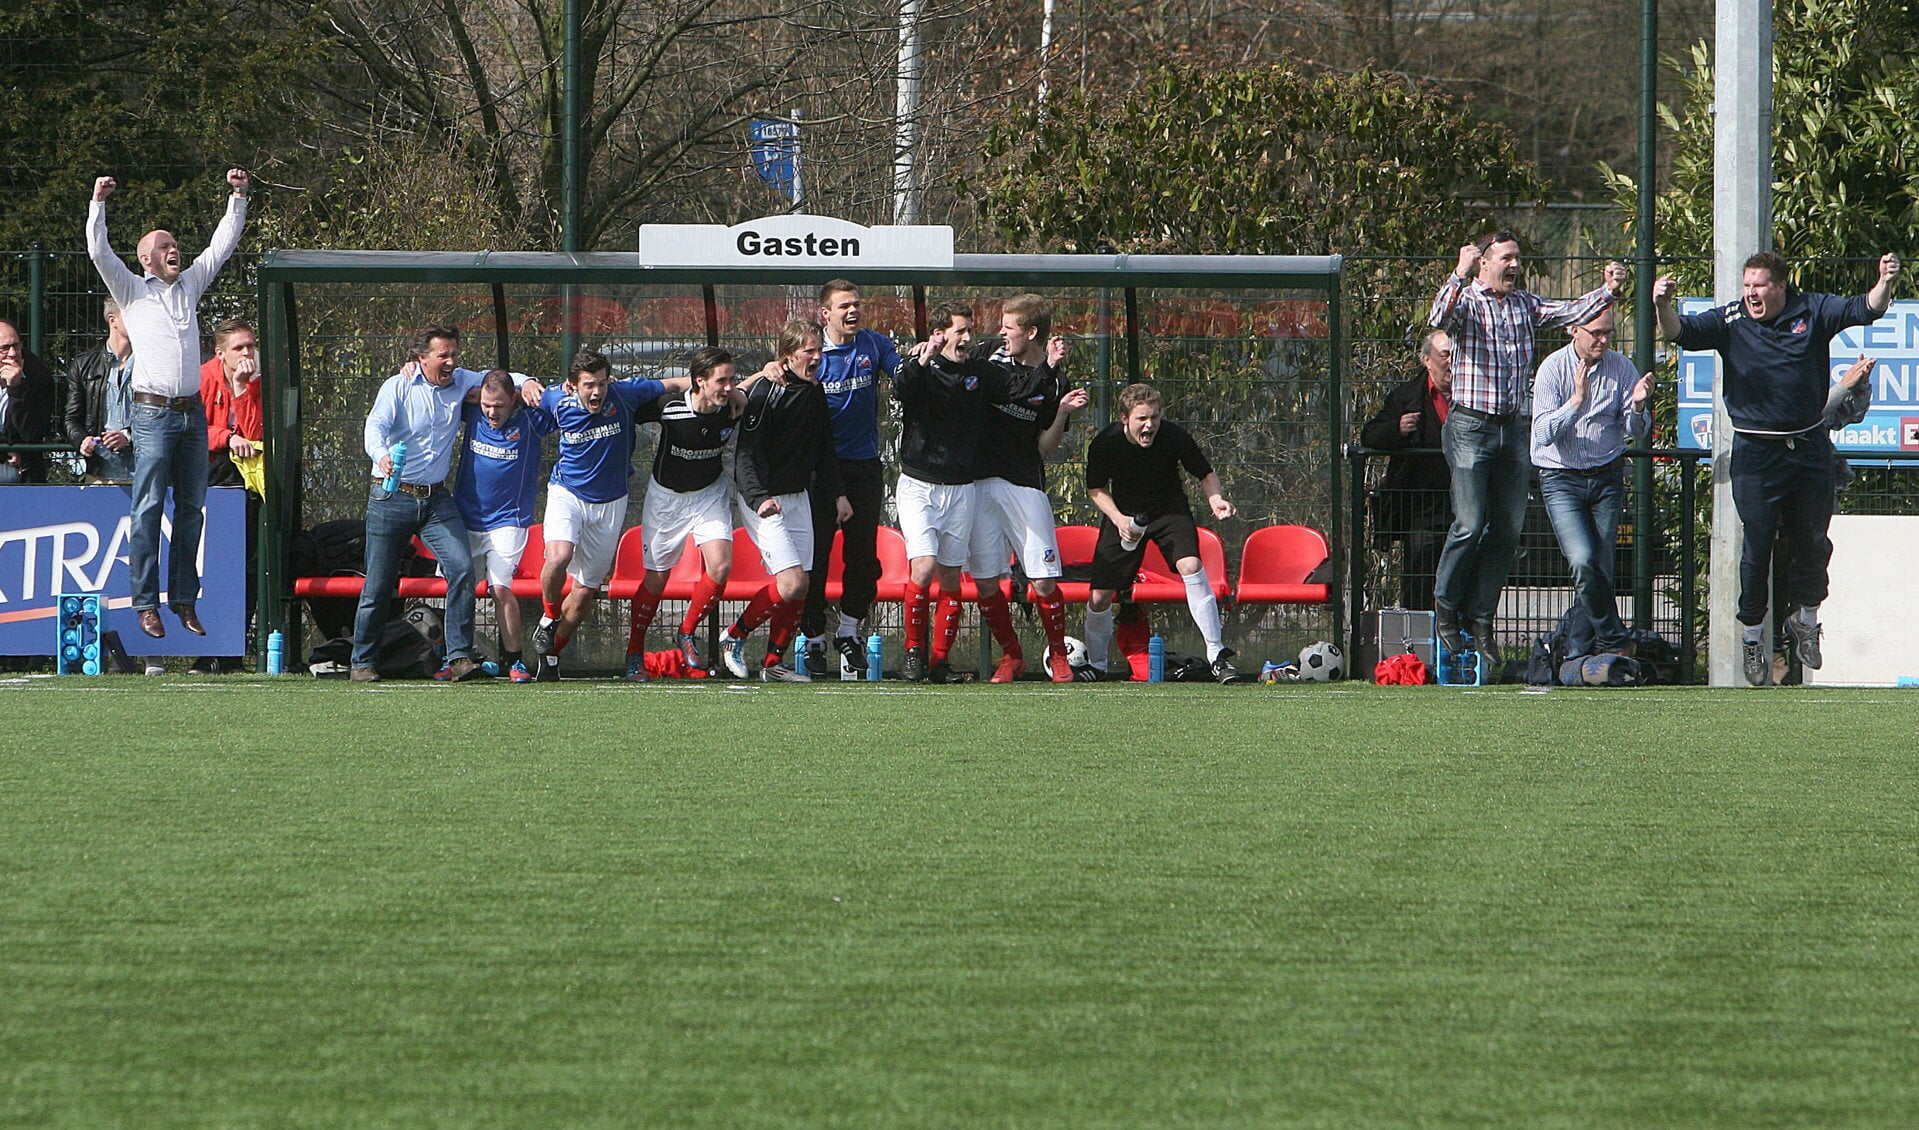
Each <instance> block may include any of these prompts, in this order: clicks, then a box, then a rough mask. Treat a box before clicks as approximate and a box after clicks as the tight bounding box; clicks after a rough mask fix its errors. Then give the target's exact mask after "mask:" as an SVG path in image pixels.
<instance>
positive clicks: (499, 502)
mask: <svg viewBox="0 0 1919 1130" xmlns="http://www.w3.org/2000/svg"><path fill="white" fill-rule="evenodd" d="M465 416H466V443H465V444H464V446H463V447H462V449H461V455H460V470H459V472H458V474H457V476H456V477H455V479H454V483H453V501H454V502H456V503H458V504H459V507H460V517H461V519H462V520H464V521H465V523H466V528H467V529H469V530H472V531H473V532H475V533H478V532H480V531H482V530H503V529H507V528H508V527H516V528H519V529H525V528H526V527H528V526H531V525H532V524H533V514H534V505H535V501H536V499H537V497H538V495H539V489H540V440H541V439H542V438H543V437H544V436H546V435H547V434H548V433H549V432H551V431H552V430H553V417H552V416H549V415H547V413H546V412H545V411H543V410H542V409H539V408H521V409H520V410H519V411H518V412H515V413H514V414H513V415H512V416H511V417H510V418H509V419H508V420H507V422H506V426H505V427H500V428H496V427H494V426H493V425H492V424H489V423H487V420H486V415H485V414H484V413H482V412H481V411H480V406H479V405H477V404H469V405H467V406H466V408H465Z"/></svg>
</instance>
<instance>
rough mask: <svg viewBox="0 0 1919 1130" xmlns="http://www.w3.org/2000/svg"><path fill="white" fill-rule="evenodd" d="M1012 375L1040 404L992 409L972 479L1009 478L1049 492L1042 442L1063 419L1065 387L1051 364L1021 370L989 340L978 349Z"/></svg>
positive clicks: (988, 411)
mask: <svg viewBox="0 0 1919 1130" xmlns="http://www.w3.org/2000/svg"><path fill="white" fill-rule="evenodd" d="M975 355H976V356H983V357H985V358H986V359H987V360H989V361H991V362H992V363H993V364H995V365H998V366H1000V367H1001V368H1003V369H1005V370H1007V371H1008V372H1009V373H1011V374H1012V375H1013V378H1014V382H1015V383H1016V384H1018V385H1020V386H1021V387H1030V388H1031V389H1032V391H1033V393H1034V394H1035V396H1037V397H1038V398H1039V399H1038V400H1037V401H1035V400H1032V399H1027V400H1017V401H1011V402H1009V403H1005V404H989V405H987V408H986V416H985V425H984V427H983V428H982V430H981V431H980V438H979V449H978V450H977V451H976V452H975V453H974V456H973V477H974V478H975V479H976V480H977V479H1005V480H1006V481H1007V482H1009V483H1012V484H1014V485H1015V486H1022V487H1031V488H1033V489H1034V490H1045V489H1046V462H1045V460H1043V459H1041V458H1040V454H1039V437H1040V435H1041V434H1042V433H1044V432H1045V431H1046V429H1047V428H1050V427H1052V426H1053V419H1054V417H1056V416H1058V415H1059V398H1060V395H1061V393H1060V382H1059V379H1058V376H1057V375H1056V374H1055V373H1054V371H1053V370H1052V369H1051V368H1050V367H1049V366H1046V365H1022V364H1020V363H1018V362H1017V361H1014V360H1013V359H1012V358H1011V357H1008V356H1007V355H1006V352H1005V349H1004V346H1003V345H1002V344H1001V343H999V342H997V341H995V340H992V339H989V340H988V341H987V342H985V343H984V344H983V345H982V346H981V347H979V348H977V349H976V350H975Z"/></svg>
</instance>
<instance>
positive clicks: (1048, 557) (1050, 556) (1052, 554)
mask: <svg viewBox="0 0 1919 1130" xmlns="http://www.w3.org/2000/svg"><path fill="white" fill-rule="evenodd" d="M1058 556H1059V551H1058V550H1056V549H1048V550H1047V551H1046V554H1045V556H1044V558H1042V560H1044V561H1045V562H1046V563H1047V564H1048V565H1051V564H1052V563H1053V561H1054V559H1056V558H1057V557H1058Z"/></svg>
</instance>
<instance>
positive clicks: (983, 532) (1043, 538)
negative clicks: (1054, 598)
mask: <svg viewBox="0 0 1919 1130" xmlns="http://www.w3.org/2000/svg"><path fill="white" fill-rule="evenodd" d="M967 544H968V550H967V554H966V571H967V572H968V573H971V574H973V576H974V577H976V578H981V579H984V578H989V577H1003V576H1005V575H1006V571H1007V563H1008V562H1009V561H1011V560H1012V557H1013V555H1014V554H1018V555H1019V564H1020V568H1021V569H1022V570H1023V571H1024V572H1025V573H1026V575H1027V576H1028V577H1030V578H1032V579H1034V580H1039V579H1042V578H1048V577H1058V576H1059V575H1060V561H1059V537H1058V535H1057V534H1055V533H1054V531H1053V503H1052V500H1051V499H1049V498H1047V497H1046V492H1045V491H1043V490H1034V489H1033V488H1032V487H1023V486H1019V485H1017V484H1014V483H1009V482H1007V481H1006V480H1005V479H997V478H996V479H981V480H980V481H978V482H976V483H974V484H973V534H972V537H970V538H969V539H968V542H967Z"/></svg>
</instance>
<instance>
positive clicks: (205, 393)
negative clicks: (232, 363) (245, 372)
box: [200, 357, 267, 454]
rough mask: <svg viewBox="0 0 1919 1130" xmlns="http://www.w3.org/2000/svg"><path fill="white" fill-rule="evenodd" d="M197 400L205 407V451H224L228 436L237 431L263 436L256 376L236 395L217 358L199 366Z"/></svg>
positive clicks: (255, 437) (250, 436)
mask: <svg viewBox="0 0 1919 1130" xmlns="http://www.w3.org/2000/svg"><path fill="white" fill-rule="evenodd" d="M200 402H201V403H202V404H205V405H206V408H207V451H208V452H209V453H210V454H211V453H217V452H223V451H225V450H226V449H227V440H228V438H230V437H231V436H232V435H233V433H235V432H238V433H240V434H241V435H242V436H244V437H246V438H247V439H250V440H252V441H254V442H255V443H258V442H259V441H261V440H263V439H265V438H266V434H267V433H266V421H265V419H264V418H262V416H261V415H260V381H259V378H257V377H256V378H255V379H253V380H251V381H249V382H247V387H246V388H245V389H244V390H243V391H242V392H241V393H240V394H239V395H238V396H235V395H234V393H233V386H232V385H230V384H228V383H227V374H226V370H225V369H224V368H222V367H221V365H220V359H219V358H218V357H215V358H213V359H212V360H211V361H208V362H207V363H206V364H204V365H202V366H200Z"/></svg>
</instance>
